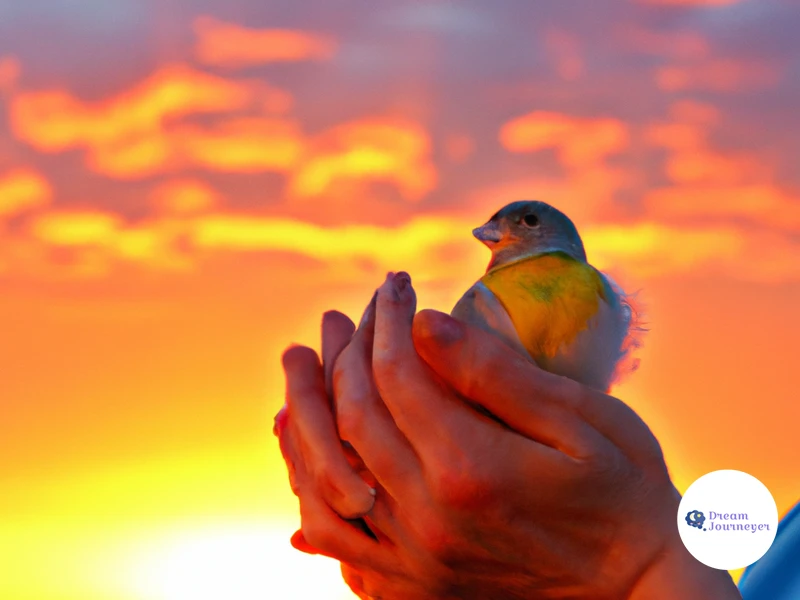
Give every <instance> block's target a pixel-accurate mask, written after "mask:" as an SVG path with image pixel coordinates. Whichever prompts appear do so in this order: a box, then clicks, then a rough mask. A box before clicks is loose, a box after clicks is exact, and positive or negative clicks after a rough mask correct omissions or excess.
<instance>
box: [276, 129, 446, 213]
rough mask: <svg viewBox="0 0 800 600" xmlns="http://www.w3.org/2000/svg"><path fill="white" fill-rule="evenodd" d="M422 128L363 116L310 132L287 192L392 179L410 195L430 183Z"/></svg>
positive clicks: (310, 192) (432, 175) (315, 192)
mask: <svg viewBox="0 0 800 600" xmlns="http://www.w3.org/2000/svg"><path fill="white" fill-rule="evenodd" d="M430 146H431V144H430V139H429V136H428V133H427V131H425V129H423V128H422V126H420V125H419V124H417V123H414V122H412V121H409V120H406V119H393V118H377V117H376V118H364V119H360V120H357V121H351V122H348V123H344V124H342V125H338V126H335V127H333V128H331V129H329V130H328V131H325V132H323V133H322V134H321V135H319V136H318V137H316V138H315V139H314V140H313V141H312V142H311V144H310V145H309V146H308V148H307V150H306V154H305V156H304V157H303V160H302V163H301V164H300V165H299V167H298V169H297V171H295V173H294V174H293V176H292V180H291V182H290V193H291V194H292V195H293V196H296V197H312V196H319V195H321V194H323V193H325V192H326V191H327V190H328V188H329V187H330V186H332V185H334V184H335V183H337V182H338V181H340V180H345V181H346V180H350V181H358V182H369V181H386V182H390V183H394V184H395V185H396V186H397V187H398V189H399V190H400V193H401V194H403V196H405V198H406V199H408V200H410V201H418V200H421V199H422V198H423V197H424V196H425V195H426V194H427V193H428V192H430V191H431V190H432V189H433V188H434V187H435V186H436V181H437V175H436V169H435V167H434V165H433V162H432V161H431V157H430V149H431V148H430Z"/></svg>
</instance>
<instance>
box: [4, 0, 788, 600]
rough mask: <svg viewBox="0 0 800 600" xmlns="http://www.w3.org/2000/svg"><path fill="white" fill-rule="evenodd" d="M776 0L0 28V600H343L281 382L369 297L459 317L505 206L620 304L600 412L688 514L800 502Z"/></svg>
mask: <svg viewBox="0 0 800 600" xmlns="http://www.w3.org/2000/svg"><path fill="white" fill-rule="evenodd" d="M798 28H800V10H798V9H797V4H796V2H794V1H793V0H741V1H738V2H737V1H736V0H705V1H703V0H640V1H638V2H637V1H633V0H614V1H611V0H593V1H592V2H576V1H574V0H559V1H558V2H555V1H552V2H526V1H524V0H502V1H494V2H491V3H490V2H478V1H477V0H469V1H466V0H462V1H459V2H439V1H428V2H418V1H404V2H374V1H367V0H338V1H336V2H324V1H321V0H320V1H315V2H294V1H290V0H266V1H264V0H261V1H256V0H231V1H228V2H213V1H211V0H166V1H165V0H114V1H113V2H109V1H106V0H83V1H82V2H67V1H64V0H25V1H24V2H23V1H17V0H0V410H1V411H2V412H1V413H0V598H3V599H8V600H219V599H222V598H224V599H226V600H256V599H262V598H275V599H280V600H284V599H289V600H291V599H295V598H297V599H304V600H305V599H307V598H319V599H322V600H327V599H331V600H345V599H348V598H352V596H351V595H350V594H349V592H348V591H347V589H346V587H345V586H344V584H343V583H341V582H340V578H339V574H338V566H337V565H336V564H335V563H334V562H333V561H330V560H327V559H324V558H319V557H308V556H305V555H302V554H300V553H298V552H297V551H295V550H293V549H292V548H291V547H290V545H289V541H288V540H289V536H290V535H291V533H292V532H293V531H294V530H295V529H296V528H297V527H298V526H299V516H298V511H297V505H296V501H295V499H294V497H293V496H292V494H291V492H290V490H289V487H288V484H287V481H286V473H285V469H284V466H283V462H282V461H281V459H280V455H279V452H278V448H277V444H276V442H275V440H274V438H273V436H272V433H271V429H272V417H273V415H274V414H275V413H276V412H277V411H278V409H279V408H280V406H281V405H282V403H283V375H282V372H281V369H280V362H279V357H280V354H281V352H282V351H283V349H284V348H285V347H286V346H287V345H289V344H290V343H292V342H297V343H303V344H308V345H312V346H314V347H318V346H319V339H318V336H319V331H318V329H319V323H320V316H321V314H322V312H323V311H325V310H327V309H331V308H336V309H339V310H341V311H343V312H345V313H347V314H350V315H351V316H352V317H353V318H354V319H357V318H358V316H359V315H360V313H361V311H362V310H363V307H364V305H365V304H366V302H367V301H368V300H369V298H370V296H371V294H372V291H373V290H374V288H375V287H376V286H378V285H379V284H380V283H381V282H382V281H383V279H384V277H385V274H386V272H387V271H390V270H395V271H396V270H406V271H408V272H409V273H410V274H411V277H412V279H413V282H414V286H415V288H416V289H417V292H418V295H419V303H418V304H419V307H420V308H436V309H439V310H444V311H449V310H450V309H451V308H452V306H453V304H454V303H455V301H456V300H457V299H458V297H459V296H460V295H461V293H463V291H464V290H466V289H467V287H468V286H469V285H471V284H472V282H473V281H474V280H475V279H477V278H478V277H479V276H480V275H481V274H482V272H483V270H484V268H485V266H486V263H487V262H488V258H489V257H488V251H487V250H486V249H485V248H484V247H482V246H481V245H480V244H479V243H478V242H477V241H475V240H474V239H473V238H472V236H471V235H470V231H471V229H472V228H473V227H475V226H478V225H480V224H482V223H483V222H484V221H486V219H487V218H488V217H489V216H490V215H491V214H492V213H494V212H495V211H496V210H497V209H499V208H500V207H501V206H503V205H504V204H506V203H508V202H510V201H513V200H518V199H539V200H544V201H547V202H549V203H551V204H554V205H555V206H557V207H558V208H560V209H561V210H563V211H564V212H566V213H567V214H569V215H570V216H571V217H572V218H573V220H574V221H575V223H576V224H577V226H578V228H579V230H580V231H581V233H582V235H583V237H584V242H585V245H586V248H587V253H588V255H589V260H590V262H592V264H594V265H595V266H596V267H598V268H600V269H602V270H605V271H606V272H608V273H610V274H611V275H612V276H613V277H614V278H615V279H616V280H617V281H618V282H619V283H621V284H622V285H623V287H625V288H626V289H628V290H630V291H636V290H639V294H638V298H639V302H640V303H641V304H642V305H643V306H644V308H645V311H646V315H647V318H646V320H647V322H648V327H649V328H650V332H649V333H648V334H647V337H646V340H645V346H644V348H643V349H642V350H641V351H640V353H639V355H640V357H641V361H642V362H641V367H640V369H639V371H638V372H637V373H635V374H634V375H633V376H632V377H631V378H630V379H629V380H627V381H626V382H625V383H623V384H622V385H620V386H619V387H617V388H615V389H614V391H613V393H614V394H615V395H616V396H618V397H620V398H622V399H623V400H625V401H626V402H627V403H629V404H630V405H631V406H632V407H633V408H634V409H635V410H637V411H638V412H639V414H641V415H642V417H643V418H644V419H645V420H646V421H647V422H648V424H649V425H650V426H651V428H652V429H653V431H654V432H655V434H656V435H657V436H658V438H659V440H660V441H661V443H662V445H663V448H664V450H665V453H666V457H667V461H668V465H669V467H670V470H671V473H672V475H673V477H674V479H675V481H676V484H677V485H678V487H679V488H680V489H681V490H685V489H686V487H687V486H688V485H689V484H690V483H691V482H692V481H693V480H694V479H696V478H697V477H699V476H701V475H703V474H705V473H707V472H709V471H712V470H716V469H724V468H730V469H740V470H743V471H746V472H749V473H751V474H752V475H754V476H756V477H758V478H759V479H760V480H761V481H762V482H763V483H764V484H766V485H767V487H768V488H769V489H770V490H771V491H772V493H773V494H774V496H775V499H776V501H777V504H778V509H779V511H780V513H781V514H782V513H784V512H785V511H786V510H787V509H788V508H789V507H790V506H791V505H792V504H793V503H794V502H796V501H797V500H798V499H800V435H798V428H800V401H798V398H797V389H798V372H799V369H798V352H797V349H796V343H797V340H798V339H800V318H798V316H797V309H798V306H800V168H798V156H800V137H798V135H797V133H798V130H800V112H798V108H797V107H798V106H800V38H798V37H797V33H796V32H797V30H798Z"/></svg>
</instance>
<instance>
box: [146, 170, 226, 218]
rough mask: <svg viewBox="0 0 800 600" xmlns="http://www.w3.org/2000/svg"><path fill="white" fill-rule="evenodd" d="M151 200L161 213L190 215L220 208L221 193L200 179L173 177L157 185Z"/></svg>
mask: <svg viewBox="0 0 800 600" xmlns="http://www.w3.org/2000/svg"><path fill="white" fill-rule="evenodd" d="M150 199H151V202H152V204H153V205H154V206H155V208H156V210H157V211H158V212H159V213H166V214H175V215H189V214H196V213H199V212H207V211H209V210H211V209H214V208H218V207H219V206H220V205H221V203H222V198H221V196H220V194H219V193H218V192H217V191H216V190H214V188H212V187H211V186H210V185H208V184H207V183H205V182H203V181H201V180H199V179H189V178H182V179H172V180H170V181H167V182H165V183H162V184H161V185H159V186H158V187H156V188H155V189H154V190H153V192H152V194H151V197H150Z"/></svg>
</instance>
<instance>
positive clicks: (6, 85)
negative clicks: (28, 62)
mask: <svg viewBox="0 0 800 600" xmlns="http://www.w3.org/2000/svg"><path fill="white" fill-rule="evenodd" d="M21 71H22V67H21V65H20V63H19V60H18V59H17V58H16V57H14V56H0V91H2V90H10V89H13V88H14V87H15V86H16V84H17V80H18V79H19V75H20V73H21Z"/></svg>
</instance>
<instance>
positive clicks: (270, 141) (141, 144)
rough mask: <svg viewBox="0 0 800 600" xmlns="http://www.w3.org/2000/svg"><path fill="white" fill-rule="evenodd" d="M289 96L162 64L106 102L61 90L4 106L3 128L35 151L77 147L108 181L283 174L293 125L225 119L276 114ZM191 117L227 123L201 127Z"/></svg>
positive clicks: (295, 144)
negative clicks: (183, 172)
mask: <svg viewBox="0 0 800 600" xmlns="http://www.w3.org/2000/svg"><path fill="white" fill-rule="evenodd" d="M290 104H291V96H289V95H288V94H287V93H286V92H283V91H282V90H277V89H275V88H272V87H270V86H268V85H266V84H264V83H263V82H252V81H230V80H227V79H224V78H220V77H215V76H212V75H208V74H206V73H201V72H199V71H196V70H193V69H190V68H188V67H185V66H181V65H168V66H165V67H162V68H160V69H159V70H158V71H157V72H156V73H154V74H153V75H151V76H150V77H148V78H147V79H146V80H144V81H143V82H141V83H140V84H138V85H136V86H135V87H134V88H133V89H131V90H128V91H125V92H122V93H120V94H118V95H116V96H114V97H112V98H109V99H108V100H104V101H101V102H97V103H87V102H83V101H81V100H79V99H77V98H75V97H74V96H72V95H71V94H70V93H68V92H66V91H63V90H50V91H38V92H23V93H19V94H16V95H15V96H14V97H13V98H12V100H11V106H10V117H11V126H12V130H13V131H14V133H15V134H16V135H17V137H18V138H19V139H21V140H23V141H25V142H27V143H29V144H31V145H32V146H33V147H35V148H37V149H38V150H42V151H45V152H60V151H63V150H68V149H72V148H83V149H85V150H86V152H87V163H88V165H89V166H90V168H92V169H94V170H96V171H98V172H100V173H103V174H104V175H107V176H110V177H119V178H123V179H130V178H137V177H145V176H149V175H153V174H156V173H160V172H170V171H174V170H178V169H181V168H185V167H196V166H201V167H207V168H210V169H214V170H231V171H235V172H250V171H255V170H272V169H277V170H284V169H286V168H288V166H289V165H291V164H292V163H293V161H294V160H295V157H296V156H297V155H298V152H299V148H300V143H301V142H300V140H299V133H298V131H297V126H296V125H295V124H294V123H293V122H291V121H285V120H282V119H278V118H275V117H269V116H266V117H262V116H257V117H230V116H228V115H229V114H230V113H232V112H236V111H240V110H242V109H246V108H248V107H250V108H252V107H256V108H258V109H260V110H266V111H268V112H281V111H284V110H285V109H286V108H287V106H290ZM194 115H223V116H225V117H227V120H225V121H223V122H221V123H216V124H212V125H210V126H201V125H196V124H188V123H185V122H181V119H184V118H186V117H190V116H194Z"/></svg>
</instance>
